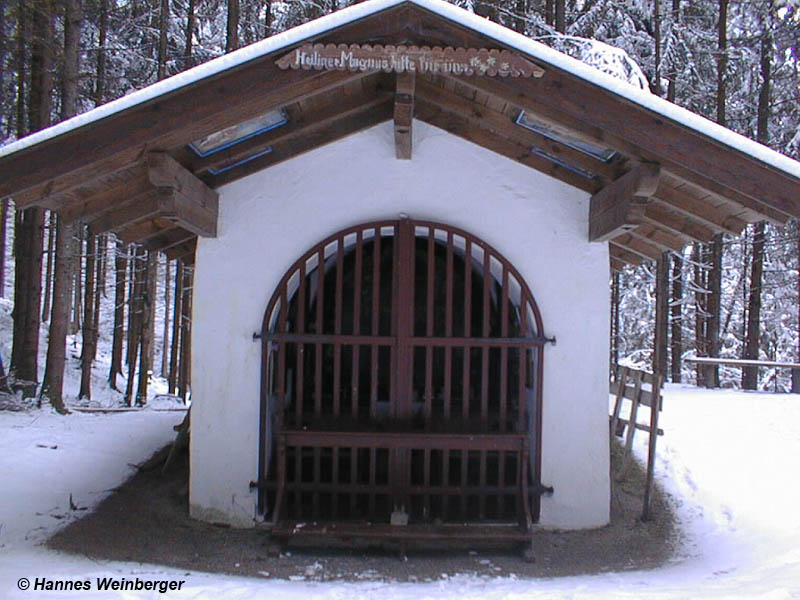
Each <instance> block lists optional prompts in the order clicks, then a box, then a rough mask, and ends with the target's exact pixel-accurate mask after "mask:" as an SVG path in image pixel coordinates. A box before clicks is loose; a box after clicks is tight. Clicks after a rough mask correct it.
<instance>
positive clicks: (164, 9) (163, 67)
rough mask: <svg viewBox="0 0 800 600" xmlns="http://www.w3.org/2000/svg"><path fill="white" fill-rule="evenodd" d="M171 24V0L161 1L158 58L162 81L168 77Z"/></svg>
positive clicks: (158, 69) (159, 73)
mask: <svg viewBox="0 0 800 600" xmlns="http://www.w3.org/2000/svg"><path fill="white" fill-rule="evenodd" d="M168 24H169V0H161V8H160V10H159V13H158V58H157V64H158V68H157V77H158V80H159V81H161V80H162V79H164V78H165V77H166V76H167V25H168Z"/></svg>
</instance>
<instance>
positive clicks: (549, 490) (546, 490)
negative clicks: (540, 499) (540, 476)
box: [531, 483, 554, 496]
mask: <svg viewBox="0 0 800 600" xmlns="http://www.w3.org/2000/svg"><path fill="white" fill-rule="evenodd" d="M553 491H554V490H553V486H552V485H544V484H543V483H537V484H536V485H535V486H533V489H532V490H531V494H534V495H536V496H552V495H553Z"/></svg>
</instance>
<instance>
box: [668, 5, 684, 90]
mask: <svg viewBox="0 0 800 600" xmlns="http://www.w3.org/2000/svg"><path fill="white" fill-rule="evenodd" d="M680 22H681V0H672V28H673V29H677V28H680V27H681V24H680ZM677 79H678V71H677V69H676V67H675V65H674V64H673V66H672V68H671V69H670V73H669V84H668V85H667V100H669V101H670V102H675V93H676V89H675V86H676V84H677Z"/></svg>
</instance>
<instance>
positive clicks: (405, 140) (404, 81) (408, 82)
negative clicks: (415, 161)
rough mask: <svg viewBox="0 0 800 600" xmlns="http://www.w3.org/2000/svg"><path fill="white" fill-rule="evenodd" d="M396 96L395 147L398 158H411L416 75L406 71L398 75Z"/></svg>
mask: <svg viewBox="0 0 800 600" xmlns="http://www.w3.org/2000/svg"><path fill="white" fill-rule="evenodd" d="M396 82H397V87H396V89H395V96H394V148H395V154H396V155H397V158H400V159H405V160H410V159H411V146H412V143H411V124H412V121H413V120H414V84H415V82H416V76H415V74H414V73H413V72H409V71H405V72H403V73H398V74H397V76H396Z"/></svg>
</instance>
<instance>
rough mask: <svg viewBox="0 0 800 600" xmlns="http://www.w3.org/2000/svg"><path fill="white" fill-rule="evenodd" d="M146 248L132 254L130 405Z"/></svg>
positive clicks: (128, 384) (127, 386) (129, 402)
mask: <svg viewBox="0 0 800 600" xmlns="http://www.w3.org/2000/svg"><path fill="white" fill-rule="evenodd" d="M143 263H144V250H141V249H139V248H135V249H134V250H133V253H132V256H131V275H130V282H131V288H130V292H129V300H128V352H127V361H128V382H127V385H126V386H125V401H126V403H127V404H128V405H129V406H133V404H134V400H135V398H134V395H133V389H134V385H135V379H134V376H135V375H136V362H137V358H138V356H139V342H140V339H141V331H142V329H141V321H142V314H141V312H142V304H143V303H142V294H143V291H144V290H143V288H144V282H143V277H144V265H143Z"/></svg>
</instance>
